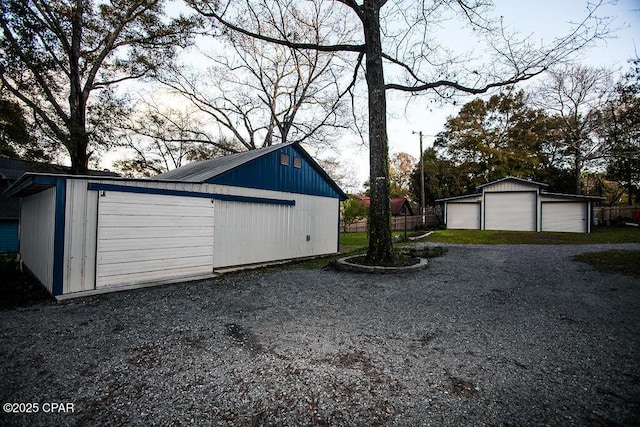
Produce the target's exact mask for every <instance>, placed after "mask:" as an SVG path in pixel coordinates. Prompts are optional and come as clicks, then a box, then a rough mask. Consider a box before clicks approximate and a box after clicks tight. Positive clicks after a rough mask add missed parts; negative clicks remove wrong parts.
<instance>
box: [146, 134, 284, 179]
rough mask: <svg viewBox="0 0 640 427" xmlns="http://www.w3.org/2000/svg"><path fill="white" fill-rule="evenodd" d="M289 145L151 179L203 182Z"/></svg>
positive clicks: (190, 166) (193, 165)
mask: <svg viewBox="0 0 640 427" xmlns="http://www.w3.org/2000/svg"><path fill="white" fill-rule="evenodd" d="M291 145H293V143H289V144H277V145H272V146H270V147H265V148H260V149H257V150H251V151H245V152H242V153H235V154H229V155H228V156H223V157H217V158H215V159H209V160H202V161H199V162H194V163H189V164H188V165H185V166H181V167H179V168H177V169H173V170H170V171H169V172H165V173H161V174H160V175H156V176H155V177H153V178H154V179H161V180H169V181H183V182H205V181H207V180H209V179H211V178H214V177H216V176H218V175H222V174H223V173H225V172H228V171H230V170H231V169H234V168H237V167H238V166H241V165H243V164H245V163H248V162H250V161H252V160H255V159H257V158H259V157H262V156H264V155H266V154H269V153H272V152H274V151H277V150H280V149H281V148H284V147H288V146H291Z"/></svg>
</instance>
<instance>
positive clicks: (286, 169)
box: [207, 146, 343, 199]
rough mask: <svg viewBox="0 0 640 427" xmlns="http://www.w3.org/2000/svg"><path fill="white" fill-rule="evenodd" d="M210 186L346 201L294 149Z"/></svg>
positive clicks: (212, 181) (213, 180) (224, 176)
mask: <svg viewBox="0 0 640 427" xmlns="http://www.w3.org/2000/svg"><path fill="white" fill-rule="evenodd" d="M281 153H286V154H288V155H289V165H288V166H287V165H283V164H281V163H280V154H281ZM295 157H298V158H300V159H301V167H300V168H296V167H294V166H293V161H294V158H295ZM207 183H209V184H221V185H231V186H235V187H248V188H256V189H260V190H274V191H283V192H288V193H298V194H310V195H314V196H325V197H333V198H339V199H342V198H343V197H342V195H340V194H339V193H338V192H337V191H336V190H335V188H333V187H332V186H331V184H330V183H329V182H328V180H327V179H326V177H324V176H323V175H322V174H321V173H320V172H318V170H317V169H316V168H315V167H314V166H313V165H312V163H311V162H310V161H309V159H307V156H305V155H304V154H302V153H301V152H299V151H298V150H296V149H295V147H293V146H287V147H284V148H282V149H281V150H277V151H275V152H273V153H270V154H268V155H265V156H262V157H259V158H257V159H255V160H253V161H251V162H249V163H247V164H244V165H242V166H239V167H237V168H234V169H232V170H230V171H228V172H226V173H223V174H221V175H218V176H216V177H214V178H211V179H210V180H208V181H207Z"/></svg>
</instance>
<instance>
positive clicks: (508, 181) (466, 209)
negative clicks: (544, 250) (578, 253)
mask: <svg viewBox="0 0 640 427" xmlns="http://www.w3.org/2000/svg"><path fill="white" fill-rule="evenodd" d="M545 187H548V186H547V185H546V184H542V183H539V182H533V181H528V180H524V179H520V178H514V177H507V178H504V179H501V180H498V181H494V182H490V183H487V184H484V185H481V186H479V187H478V188H477V190H478V191H479V192H478V193H476V194H471V195H467V196H458V197H450V198H446V199H440V200H437V202H441V203H442V204H443V207H444V210H443V213H444V222H445V224H446V226H447V228H450V229H468V230H512V231H563V232H574V233H589V232H591V227H592V225H591V224H592V222H593V213H592V203H593V202H594V201H599V200H603V198H601V197H591V196H579V195H572V194H557V193H549V192H546V191H544V190H543V188H545Z"/></svg>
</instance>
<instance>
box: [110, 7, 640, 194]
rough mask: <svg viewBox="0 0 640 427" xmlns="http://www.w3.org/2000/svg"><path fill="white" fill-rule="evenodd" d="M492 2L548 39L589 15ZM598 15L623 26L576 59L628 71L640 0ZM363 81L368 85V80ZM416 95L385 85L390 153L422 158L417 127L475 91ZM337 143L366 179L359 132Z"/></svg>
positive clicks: (456, 36) (431, 132) (636, 43)
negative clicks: (409, 97)
mask: <svg viewBox="0 0 640 427" xmlns="http://www.w3.org/2000/svg"><path fill="white" fill-rule="evenodd" d="M590 1H592V2H597V1H600V0H590ZM603 1H604V0H603ZM494 3H495V15H497V16H502V17H503V18H504V21H503V22H504V23H505V24H506V25H508V26H510V27H511V28H512V29H516V30H517V31H519V32H520V34H522V35H523V36H528V35H529V36H531V39H533V40H541V41H542V40H544V41H550V40H551V39H552V38H553V37H554V36H560V35H564V34H566V33H567V31H568V29H569V28H570V26H571V25H570V23H571V22H575V21H576V20H578V19H580V18H582V17H584V16H585V15H586V4H587V0H537V1H535V2H534V1H524V0H495V1H494ZM170 6H171V3H170ZM168 11H169V12H171V10H168ZM174 12H175V11H174ZM599 15H600V16H609V17H611V18H612V23H611V27H612V28H619V30H618V31H617V32H616V33H615V34H613V35H612V36H611V37H610V38H608V39H607V40H604V41H599V42H597V43H596V44H595V46H593V47H591V48H589V49H587V50H585V51H583V52H582V53H581V54H580V55H579V56H578V57H576V62H577V63H580V64H584V65H589V66H593V67H608V68H611V69H619V70H621V71H626V70H627V69H628V65H627V61H628V60H629V59H631V58H632V57H635V56H637V55H638V52H640V0H618V1H617V2H615V4H606V5H605V6H604V7H602V8H601V12H600V13H599ZM444 31H445V33H446V34H445V40H446V41H447V42H448V43H449V44H450V45H452V46H456V47H460V48H461V49H466V48H468V47H469V46H470V45H471V46H473V43H475V42H474V40H473V38H472V37H468V35H465V34H464V33H463V32H460V31H457V30H455V29H453V30H451V29H450V28H444ZM196 60H197V59H196ZM387 81H389V79H387ZM537 82H539V79H538V80H537V81H536V79H532V80H531V81H529V82H527V83H525V84H523V85H522V87H523V89H525V90H526V86H527V85H531V84H536V83H537ZM360 84H361V85H364V82H361V83H360ZM413 99H414V100H413V101H412V102H411V103H410V104H407V102H406V98H404V97H403V96H402V95H401V94H399V93H398V92H394V91H387V112H388V122H387V124H388V137H389V148H390V149H389V151H390V155H393V154H395V153H399V152H406V153H409V154H410V155H412V156H413V157H414V158H416V159H418V158H419V157H420V153H419V137H418V135H417V132H419V131H421V132H422V133H423V135H424V139H423V144H424V148H425V149H426V148H427V147H430V146H431V145H432V143H433V140H434V136H435V135H436V134H437V133H439V132H441V131H443V130H444V125H445V123H446V120H447V118H448V117H451V116H455V114H457V111H458V110H459V108H460V107H461V106H462V105H463V104H464V103H466V102H469V101H471V100H472V99H473V97H472V96H469V97H465V98H463V99H459V100H458V102H457V105H452V104H451V103H448V104H442V103H433V102H429V98H428V97H427V96H419V97H414V98H413ZM414 132H415V133H414ZM336 146H337V150H339V152H338V153H336V152H327V153H319V156H320V157H322V156H323V155H324V156H327V157H337V158H338V159H339V160H341V161H342V162H343V163H344V164H347V165H348V166H349V171H350V172H351V173H352V174H354V175H356V181H357V182H359V183H360V184H361V185H362V184H364V182H365V181H366V180H368V176H369V162H368V159H369V150H368V147H367V146H365V145H363V144H362V141H361V140H360V139H359V138H357V137H355V136H345V138H343V139H342V140H340V141H339V142H338V144H336ZM114 156H115V154H114ZM118 157H121V155H117V156H115V157H114V158H104V159H103V161H102V163H103V166H106V167H109V166H110V164H109V163H111V161H112V160H114V159H115V158H118ZM362 188H363V187H360V189H362ZM346 190H347V191H353V190H354V189H346Z"/></svg>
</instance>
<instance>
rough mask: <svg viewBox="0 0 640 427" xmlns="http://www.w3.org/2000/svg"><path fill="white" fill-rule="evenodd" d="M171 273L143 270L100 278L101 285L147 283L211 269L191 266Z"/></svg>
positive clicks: (205, 273) (199, 274) (189, 275)
mask: <svg viewBox="0 0 640 427" xmlns="http://www.w3.org/2000/svg"><path fill="white" fill-rule="evenodd" d="M171 273H172V274H171V275H167V272H166V270H158V271H145V272H144V273H125V274H113V275H110V276H108V277H106V278H104V277H103V278H100V279H101V280H102V282H103V283H104V285H103V287H107V286H121V285H122V284H123V283H127V284H136V283H149V282H153V281H160V280H171V279H179V278H182V277H194V276H206V275H208V274H210V273H211V269H210V268H206V269H205V268H202V269H201V270H200V271H198V270H196V269H194V268H193V267H186V268H174V269H173V270H172V271H171Z"/></svg>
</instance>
